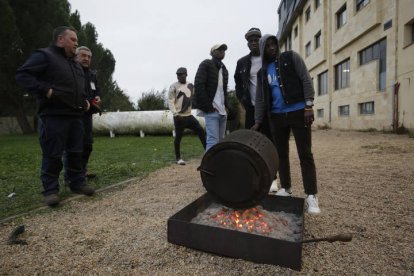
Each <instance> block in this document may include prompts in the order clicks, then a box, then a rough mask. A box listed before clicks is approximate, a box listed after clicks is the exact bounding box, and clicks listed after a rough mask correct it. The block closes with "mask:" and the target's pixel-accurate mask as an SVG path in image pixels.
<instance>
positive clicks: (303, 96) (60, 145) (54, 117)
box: [16, 26, 320, 214]
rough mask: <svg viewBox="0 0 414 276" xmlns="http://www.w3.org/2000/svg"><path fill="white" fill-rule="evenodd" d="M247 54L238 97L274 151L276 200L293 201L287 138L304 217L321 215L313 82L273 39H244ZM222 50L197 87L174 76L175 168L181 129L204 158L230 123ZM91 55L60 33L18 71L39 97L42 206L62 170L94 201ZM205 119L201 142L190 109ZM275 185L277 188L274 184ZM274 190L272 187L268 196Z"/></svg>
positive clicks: (52, 199) (254, 34) (216, 49)
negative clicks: (193, 136) (194, 138)
mask: <svg viewBox="0 0 414 276" xmlns="http://www.w3.org/2000/svg"><path fill="white" fill-rule="evenodd" d="M245 38H246V40H247V46H248V47H249V49H250V53H249V54H248V55H246V56H244V57H242V58H240V59H239V60H238V62H237V67H236V72H235V74H234V79H235V83H236V95H237V98H238V99H239V101H240V103H241V105H242V106H243V108H244V110H245V127H246V128H248V129H253V130H257V131H261V132H262V133H263V134H264V135H266V136H267V137H268V138H269V139H271V140H272V141H273V143H274V145H275V147H276V149H277V151H278V155H279V161H280V165H279V168H278V174H279V176H280V183H281V187H282V188H281V189H280V190H278V191H277V193H276V195H279V196H290V195H291V194H292V191H291V175H290V165H289V164H290V163H289V138H290V133H291V131H292V132H293V136H294V138H295V142H296V148H297V151H298V155H299V159H300V166H301V171H302V178H303V185H304V189H305V193H306V194H307V197H306V204H307V210H308V212H309V213H312V214H317V213H319V212H320V209H319V206H318V199H317V197H316V194H317V185H316V169H315V163H314V159H313V154H312V151H311V144H312V143H311V124H312V122H313V120H314V114H313V109H312V106H313V99H314V94H315V92H314V89H313V84H312V79H311V77H310V75H309V72H308V70H307V68H306V66H305V63H304V61H303V60H302V58H301V57H300V56H299V55H298V54H297V53H295V52H293V51H287V52H283V53H281V52H280V50H279V45H278V39H277V38H276V36H274V35H264V36H263V37H262V34H261V31H260V29H258V28H251V29H250V30H249V31H248V32H247V33H246V34H245ZM226 50H227V45H226V44H216V45H214V46H213V47H212V48H211V49H210V55H211V59H206V60H204V61H202V62H201V63H200V65H199V67H198V70H197V73H196V75H195V82H194V86H193V85H192V84H191V83H188V82H187V69H186V68H184V67H180V68H178V69H177V71H176V74H177V80H178V81H177V82H175V83H173V84H172V85H171V86H170V89H169V92H168V101H169V107H170V110H171V112H172V113H173V116H174V126H175V140H174V149H175V156H176V162H177V164H179V165H185V161H184V160H183V159H182V158H181V153H180V143H181V139H182V136H183V133H184V130H185V128H189V129H192V130H194V131H195V132H196V133H197V134H198V137H199V139H200V141H201V143H202V145H203V147H204V149H205V150H206V151H208V150H209V149H210V148H211V147H213V146H214V145H215V144H217V143H218V142H219V141H220V139H222V138H223V137H224V135H225V130H226V121H227V115H228V99H227V85H228V78H229V73H228V71H227V69H226V66H225V65H224V64H223V62H222V60H223V59H224V57H225V51H226ZM91 58H92V53H91V51H90V50H89V49H88V48H87V47H84V46H82V47H79V48H78V39H77V33H76V30H75V29H74V28H72V27H66V26H62V27H58V28H56V29H55V30H54V32H53V43H52V45H51V46H49V47H47V48H43V49H39V50H38V51H36V52H35V53H34V54H33V55H32V56H31V57H30V58H29V59H28V60H27V61H26V62H25V63H24V64H23V65H22V66H21V67H20V68H19V69H18V71H17V74H16V80H17V82H18V83H19V84H20V85H21V86H22V87H23V88H25V89H26V90H28V91H29V92H32V93H35V94H36V95H37V97H38V104H39V106H38V115H39V135H40V137H39V141H40V145H41V149H42V168H41V179H42V183H43V188H44V190H43V195H44V197H45V203H46V204H47V205H49V206H55V205H57V204H58V203H59V201H60V199H59V195H58V193H59V181H58V180H59V174H60V172H61V170H62V168H63V167H64V168H65V182H66V183H67V184H68V185H69V187H70V189H71V191H72V192H74V193H79V194H84V195H88V196H91V195H93V194H94V193H95V190H94V189H93V188H92V187H90V186H88V185H87V184H86V181H85V178H86V177H87V176H88V173H87V168H86V167H87V163H88V159H89V156H90V153H91V151H92V143H93V139H92V114H93V113H96V112H100V108H99V105H100V101H101V98H100V96H101V95H100V91H99V88H98V86H97V80H96V74H95V73H94V71H92V70H90V64H91ZM192 104H193V107H194V108H196V109H197V115H198V116H202V117H204V119H205V125H206V134H205V133H204V130H203V128H202V127H201V126H200V124H199V123H198V121H197V120H196V119H195V118H194V116H193V115H192V114H191V108H192ZM274 183H275V182H274ZM272 189H273V190H275V191H276V188H275V187H274V186H273V187H272V188H271V191H272Z"/></svg>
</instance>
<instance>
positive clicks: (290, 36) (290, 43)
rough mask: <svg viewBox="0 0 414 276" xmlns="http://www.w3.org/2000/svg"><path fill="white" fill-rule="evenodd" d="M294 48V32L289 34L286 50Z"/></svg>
mask: <svg viewBox="0 0 414 276" xmlns="http://www.w3.org/2000/svg"><path fill="white" fill-rule="evenodd" d="M290 50H292V33H289V34H288V36H287V43H286V51H290Z"/></svg>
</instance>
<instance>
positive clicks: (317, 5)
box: [315, 0, 321, 10]
mask: <svg viewBox="0 0 414 276" xmlns="http://www.w3.org/2000/svg"><path fill="white" fill-rule="evenodd" d="M320 5H321V0H315V10H316V9H317V8H319V6H320Z"/></svg>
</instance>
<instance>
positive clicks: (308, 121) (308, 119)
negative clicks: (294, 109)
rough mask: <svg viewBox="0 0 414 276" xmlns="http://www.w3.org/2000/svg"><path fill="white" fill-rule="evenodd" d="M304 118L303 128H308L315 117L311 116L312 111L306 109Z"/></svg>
mask: <svg viewBox="0 0 414 276" xmlns="http://www.w3.org/2000/svg"><path fill="white" fill-rule="evenodd" d="M304 116H305V126H306V127H310V126H311V125H312V123H313V121H314V120H315V116H314V114H313V109H312V108H308V107H306V108H305V112H304Z"/></svg>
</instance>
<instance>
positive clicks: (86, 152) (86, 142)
mask: <svg viewBox="0 0 414 276" xmlns="http://www.w3.org/2000/svg"><path fill="white" fill-rule="evenodd" d="M92 122H93V120H92V114H85V115H84V116H83V126H84V129H85V134H84V135H83V152H82V170H83V171H84V173H85V174H86V172H87V170H88V162H89V156H91V153H92V148H93V147H92V145H93V136H92V128H93V124H92Z"/></svg>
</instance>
